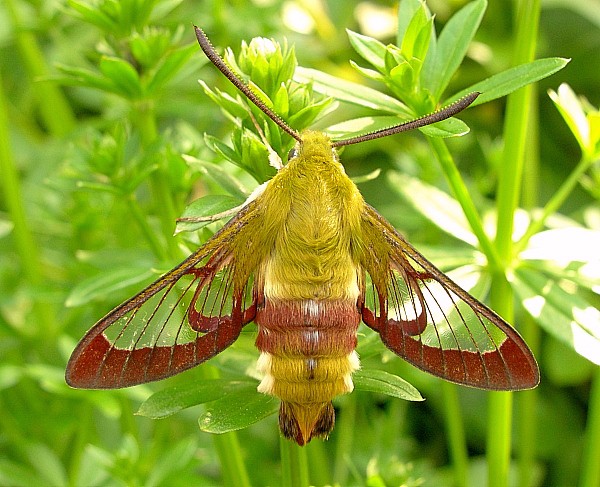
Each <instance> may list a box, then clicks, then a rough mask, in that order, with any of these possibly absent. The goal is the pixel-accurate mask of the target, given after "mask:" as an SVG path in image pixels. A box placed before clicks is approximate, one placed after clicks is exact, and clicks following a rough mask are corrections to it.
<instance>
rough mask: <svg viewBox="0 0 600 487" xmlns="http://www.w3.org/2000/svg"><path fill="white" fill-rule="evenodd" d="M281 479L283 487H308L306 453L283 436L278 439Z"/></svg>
mask: <svg viewBox="0 0 600 487" xmlns="http://www.w3.org/2000/svg"><path fill="white" fill-rule="evenodd" d="M279 450H280V454H281V479H282V486H283V487H308V485H309V483H308V464H307V461H306V451H305V450H304V449H303V447H301V446H298V445H297V444H296V443H294V442H293V441H290V440H286V439H285V438H284V437H283V436H280V437H279Z"/></svg>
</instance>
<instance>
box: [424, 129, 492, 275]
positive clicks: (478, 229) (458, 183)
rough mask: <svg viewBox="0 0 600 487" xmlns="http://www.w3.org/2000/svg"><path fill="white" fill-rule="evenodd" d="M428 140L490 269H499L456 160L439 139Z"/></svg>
mask: <svg viewBox="0 0 600 487" xmlns="http://www.w3.org/2000/svg"><path fill="white" fill-rule="evenodd" d="M428 140H429V144H430V145H431V147H432V149H433V152H434V153H435V155H436V157H437V159H438V161H439V163H440V165H441V166H442V170H443V171H444V175H445V176H446V179H447V181H448V184H449V185H450V189H451V190H452V194H453V195H454V197H455V198H456V200H457V201H458V202H459V203H460V206H461V207H462V209H463V212H464V214H465V217H466V218H467V221H468V222H469V224H470V225H471V230H472V231H473V233H474V234H475V236H476V238H477V240H478V241H479V246H480V248H481V250H482V251H483V252H484V253H485V255H486V257H487V259H488V263H489V265H490V267H491V268H492V269H494V268H499V260H498V254H497V252H496V249H495V248H494V247H493V246H492V243H491V242H490V239H489V238H488V236H487V235H486V233H485V230H484V229H483V224H482V223H481V219H480V218H479V213H477V210H476V208H475V204H474V203H473V200H472V199H471V196H470V195H469V190H468V189H467V187H466V186H465V183H464V182H463V180H462V178H461V176H460V173H459V172H458V169H457V168H456V164H455V163H454V159H453V158H452V155H451V154H450V151H449V150H448V147H447V146H446V143H445V142H444V141H443V140H442V139H441V138H438V137H428Z"/></svg>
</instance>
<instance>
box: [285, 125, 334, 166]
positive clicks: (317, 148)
mask: <svg viewBox="0 0 600 487" xmlns="http://www.w3.org/2000/svg"><path fill="white" fill-rule="evenodd" d="M292 161H295V162H300V161H302V162H316V163H325V162H334V161H335V162H338V155H337V151H336V150H335V148H334V147H333V146H332V143H331V139H330V138H329V136H327V135H326V134H324V133H323V132H319V131H316V130H305V131H304V132H302V133H301V134H300V140H299V141H298V142H297V143H296V145H295V146H294V148H293V149H292V150H290V152H289V153H288V162H292Z"/></svg>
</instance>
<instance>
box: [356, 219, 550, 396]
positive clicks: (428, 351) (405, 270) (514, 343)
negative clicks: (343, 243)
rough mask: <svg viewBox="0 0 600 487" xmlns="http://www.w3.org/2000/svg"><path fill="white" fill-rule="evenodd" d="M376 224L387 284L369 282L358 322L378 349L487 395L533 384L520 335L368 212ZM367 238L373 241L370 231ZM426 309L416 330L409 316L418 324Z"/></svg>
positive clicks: (535, 374) (532, 367)
mask: <svg viewBox="0 0 600 487" xmlns="http://www.w3.org/2000/svg"><path fill="white" fill-rule="evenodd" d="M378 223H380V224H382V225H384V228H385V231H384V232H380V233H381V235H382V241H380V242H374V243H373V246H374V247H375V248H384V249H385V248H386V247H387V249H388V252H389V262H388V264H387V265H388V268H389V272H388V276H387V280H388V282H387V284H386V286H385V289H383V287H384V286H383V285H381V278H379V281H377V279H375V278H373V279H372V281H373V282H374V283H377V282H379V283H380V284H379V285H375V284H374V285H373V288H374V294H375V295H376V296H377V297H376V298H375V301H374V303H372V304H371V306H369V304H368V303H367V304H364V305H363V308H362V316H363V321H364V322H365V324H367V325H368V326H369V327H371V328H372V329H374V330H375V331H377V332H378V333H379V334H380V335H381V339H382V341H383V342H384V344H385V345H386V346H387V347H388V348H389V349H390V350H392V351H393V352H394V353H396V354H398V355H399V356H400V357H402V358H404V359H405V360H407V361H408V362H410V363H411V364H413V365H415V366H416V367H418V368H420V369H422V370H424V371H426V372H429V373H431V374H433V375H436V376H439V377H441V378H443V379H446V380H449V381H451V382H456V383H458V384H463V385H467V386H471V387H477V388H481V389H489V390H522V389H531V388H533V387H535V386H537V384H538V383H539V369H538V366H537V363H536V361H535V358H534V356H533V354H532V353H531V350H530V349H529V347H528V346H527V344H526V343H525V342H524V340H523V339H522V338H521V336H520V335H519V334H518V332H517V331H516V330H514V329H513V328H512V327H511V326H510V325H509V324H508V323H507V322H506V321H504V320H503V319H502V318H501V317H500V316H498V315H497V314H496V313H495V312H494V311H492V310H491V309H490V308H488V307H487V306H485V305H484V304H482V303H480V302H479V301H477V300H476V299H475V298H473V297H472V296H471V295H470V294H468V293H467V292H466V291H464V290H463V289H462V288H460V287H459V286H458V285H457V284H455V283H454V282H453V281H452V280H451V279H450V278H449V277H447V276H446V275H445V274H443V273H442V272H441V271H440V270H438V269H437V268H436V267H435V266H434V265H433V264H431V263H430V262H429V261H428V260H427V259H426V258H425V257H424V256H423V255H422V254H420V253H419V252H418V251H417V250H416V249H415V248H414V247H412V245H410V244H409V243H408V242H406V240H404V238H403V237H402V236H401V235H399V234H398V233H397V232H396V231H395V230H394V228H393V227H392V226H391V225H390V224H389V223H388V222H386V221H385V220H384V219H383V217H381V216H380V215H379V214H378V213H377V212H376V211H375V210H374V209H372V208H370V207H369V208H368V209H367V216H366V218H365V223H364V224H366V225H374V224H375V225H377V224H378ZM377 226H378V225H377ZM365 233H366V235H376V233H374V232H373V231H372V230H371V231H369V232H365ZM394 269H401V271H400V272H398V271H395V270H394ZM366 271H367V273H369V274H370V273H371V271H370V270H369V269H368V268H367V269H366ZM375 272H377V271H375ZM415 286H418V288H419V291H418V292H415ZM424 310H425V312H426V315H427V318H426V323H425V326H422V322H420V324H419V327H415V318H417V319H419V320H422V315H423V311H424Z"/></svg>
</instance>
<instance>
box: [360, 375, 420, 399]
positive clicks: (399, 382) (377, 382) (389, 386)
mask: <svg viewBox="0 0 600 487" xmlns="http://www.w3.org/2000/svg"><path fill="white" fill-rule="evenodd" d="M352 381H353V382H354V386H355V388H356V390H359V391H368V392H376V393H379V394H385V395H386V396H391V397H397V398H399V399H404V400H405V401H423V400H424V399H423V397H422V396H421V394H420V393H419V391H418V390H417V389H415V387H413V386H412V385H411V384H409V383H408V382H406V381H405V380H404V379H401V378H400V377H398V376H397V375H393V374H390V373H388V372H385V371H384V370H377V369H360V370H357V371H356V372H355V373H354V374H353V375H352Z"/></svg>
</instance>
